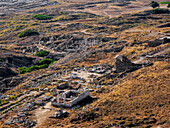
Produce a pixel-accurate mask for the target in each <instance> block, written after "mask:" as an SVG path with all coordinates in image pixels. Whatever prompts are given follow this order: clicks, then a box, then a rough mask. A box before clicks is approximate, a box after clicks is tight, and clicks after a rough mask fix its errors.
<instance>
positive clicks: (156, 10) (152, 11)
mask: <svg viewBox="0 0 170 128" xmlns="http://www.w3.org/2000/svg"><path fill="white" fill-rule="evenodd" d="M151 13H153V14H162V13H169V10H168V9H163V8H155V9H153V10H151Z"/></svg>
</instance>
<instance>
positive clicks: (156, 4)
mask: <svg viewBox="0 0 170 128" xmlns="http://www.w3.org/2000/svg"><path fill="white" fill-rule="evenodd" d="M150 6H151V7H152V8H156V7H159V4H158V2H155V1H152V2H151V3H150Z"/></svg>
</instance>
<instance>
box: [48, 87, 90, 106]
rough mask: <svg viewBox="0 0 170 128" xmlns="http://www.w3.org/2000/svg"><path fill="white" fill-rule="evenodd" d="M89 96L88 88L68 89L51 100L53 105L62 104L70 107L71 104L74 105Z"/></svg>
mask: <svg viewBox="0 0 170 128" xmlns="http://www.w3.org/2000/svg"><path fill="white" fill-rule="evenodd" d="M88 96H89V90H88V89H83V90H68V91H64V92H63V93H61V94H59V92H58V94H57V98H55V99H53V100H52V101H51V104H52V105H53V106H62V107H68V108H71V107H73V105H76V104H77V103H78V102H80V101H82V100H83V99H85V98H87V97H88Z"/></svg>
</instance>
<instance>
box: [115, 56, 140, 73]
mask: <svg viewBox="0 0 170 128" xmlns="http://www.w3.org/2000/svg"><path fill="white" fill-rule="evenodd" d="M138 67H139V66H138V65H137V64H134V63H132V62H131V61H130V60H129V59H128V58H127V57H126V56H124V55H117V56H116V57H115V71H116V72H123V71H127V70H132V69H136V68H138Z"/></svg>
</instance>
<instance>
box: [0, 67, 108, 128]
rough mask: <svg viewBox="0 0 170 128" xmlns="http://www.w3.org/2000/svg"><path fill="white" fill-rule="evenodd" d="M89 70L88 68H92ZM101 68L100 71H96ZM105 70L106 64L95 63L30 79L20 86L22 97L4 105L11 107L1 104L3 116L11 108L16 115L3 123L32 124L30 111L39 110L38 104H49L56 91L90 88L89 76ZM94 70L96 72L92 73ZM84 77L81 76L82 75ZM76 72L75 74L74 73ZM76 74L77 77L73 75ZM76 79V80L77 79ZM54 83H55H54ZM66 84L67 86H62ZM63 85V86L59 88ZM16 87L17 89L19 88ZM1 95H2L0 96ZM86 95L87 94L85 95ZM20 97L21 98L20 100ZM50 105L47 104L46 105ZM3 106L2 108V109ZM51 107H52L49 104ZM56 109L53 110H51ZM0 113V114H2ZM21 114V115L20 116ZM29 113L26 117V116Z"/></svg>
mask: <svg viewBox="0 0 170 128" xmlns="http://www.w3.org/2000/svg"><path fill="white" fill-rule="evenodd" d="M92 69H93V71H92V72H90V70H92ZM100 69H101V71H102V73H100V74H99V73H98V71H99V70H100ZM95 70H96V71H95ZM104 70H105V71H107V70H108V69H107V68H106V66H103V65H98V66H97V65H95V66H94V67H86V68H73V69H72V70H63V71H59V72H55V73H52V74H50V75H42V76H39V77H37V78H35V79H32V81H31V82H29V83H28V84H25V85H24V86H22V87H21V88H22V89H26V90H28V91H25V93H24V94H23V95H22V97H18V98H17V101H18V102H17V103H16V104H12V105H10V103H12V102H10V103H9V104H7V105H5V106H10V108H11V109H9V110H8V109H6V108H5V106H2V110H3V111H2V113H3V115H2V116H1V118H2V117H4V116H6V114H8V113H10V112H12V111H11V110H17V115H16V116H14V117H10V118H9V119H8V120H7V121H6V122H5V124H6V125H11V124H21V126H33V125H35V123H36V121H35V120H31V114H30V113H31V112H32V111H36V110H39V106H46V104H47V103H48V104H49V101H50V99H54V98H55V96H56V94H57V92H58V93H59V92H64V91H68V90H70V89H71V90H81V89H83V88H87V89H88V88H91V87H90V86H89V84H93V83H92V80H94V79H93V78H90V77H91V76H93V77H94V76H96V77H98V76H102V75H103V74H104V72H103V71H104ZM94 72H96V73H94ZM81 73H82V74H84V75H85V77H84V78H83V76H84V75H82V74H81ZM75 74H76V75H75ZM74 76H77V77H74ZM77 80H78V81H77ZM55 83H56V84H55ZM63 85H67V86H63ZM61 86H63V88H60V87H61ZM21 88H18V91H19V90H20V89H21ZM1 97H3V95H2V96H1ZM86 97H87V96H86ZM20 99H22V100H21V101H20ZM49 106H51V105H48V107H49ZM3 107H4V109H3ZM51 108H53V107H52V106H51ZM54 111H56V109H55V110H53V112H54ZM2 113H1V114H2ZM21 115H22V116H21ZM27 115H29V116H28V117H26V116H27Z"/></svg>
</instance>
